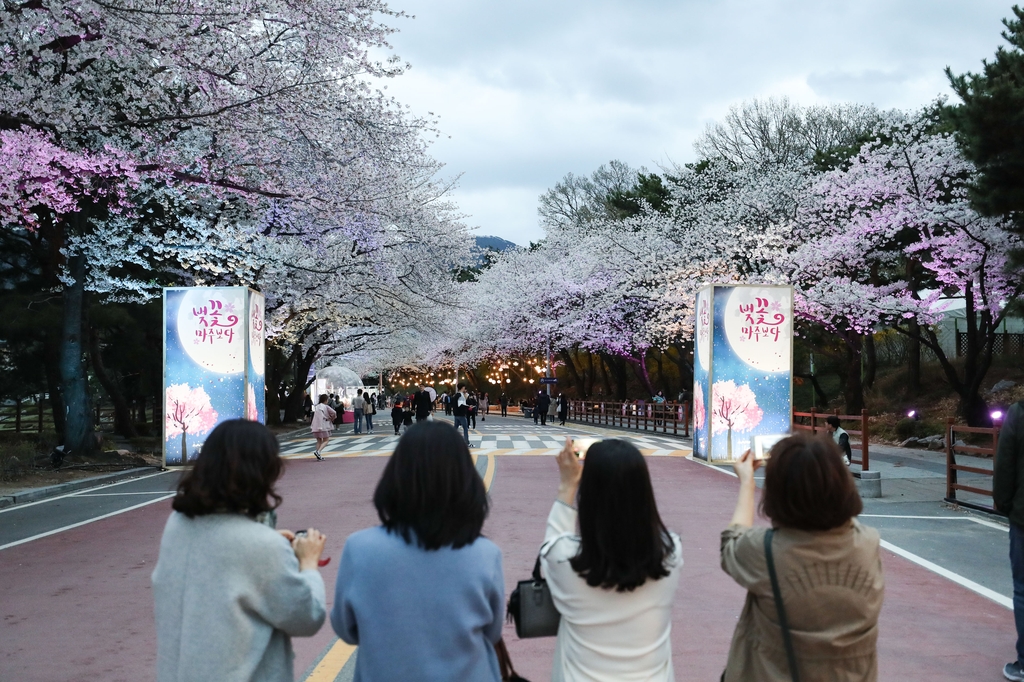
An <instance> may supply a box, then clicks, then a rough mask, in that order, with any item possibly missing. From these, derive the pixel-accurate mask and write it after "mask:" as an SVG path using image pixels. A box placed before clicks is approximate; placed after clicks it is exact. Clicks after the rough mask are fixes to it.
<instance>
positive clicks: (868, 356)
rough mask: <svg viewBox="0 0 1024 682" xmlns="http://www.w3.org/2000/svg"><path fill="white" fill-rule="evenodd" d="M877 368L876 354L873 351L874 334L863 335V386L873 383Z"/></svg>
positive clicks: (872, 384) (869, 386)
mask: <svg viewBox="0 0 1024 682" xmlns="http://www.w3.org/2000/svg"><path fill="white" fill-rule="evenodd" d="M877 370H878V356H877V355H876V353H875V335H874V334H865V335H864V388H871V387H872V386H874V384H875V374H876V373H877Z"/></svg>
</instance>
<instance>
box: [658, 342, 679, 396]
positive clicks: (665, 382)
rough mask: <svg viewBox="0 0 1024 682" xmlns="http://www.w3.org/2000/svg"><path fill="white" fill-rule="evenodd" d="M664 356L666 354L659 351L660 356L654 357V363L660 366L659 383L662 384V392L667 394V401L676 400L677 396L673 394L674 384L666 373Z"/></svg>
mask: <svg viewBox="0 0 1024 682" xmlns="http://www.w3.org/2000/svg"><path fill="white" fill-rule="evenodd" d="M664 355H665V354H664V353H662V352H661V351H658V354H657V355H656V356H655V357H654V361H655V363H657V366H658V383H659V384H661V390H662V391H663V392H664V393H665V399H666V400H675V399H676V397H675V394H674V393H673V392H672V383H671V382H670V381H669V378H668V375H667V374H666V373H665V365H664Z"/></svg>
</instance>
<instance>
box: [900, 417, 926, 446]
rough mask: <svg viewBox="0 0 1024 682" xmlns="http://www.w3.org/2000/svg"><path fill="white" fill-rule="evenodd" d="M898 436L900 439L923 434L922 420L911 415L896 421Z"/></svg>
mask: <svg viewBox="0 0 1024 682" xmlns="http://www.w3.org/2000/svg"><path fill="white" fill-rule="evenodd" d="M896 436H897V437H898V438H899V439H900V440H906V439H908V438H914V437H920V436H921V422H919V421H917V420H916V419H911V418H910V417H904V418H903V419H901V420H899V421H898V422H896Z"/></svg>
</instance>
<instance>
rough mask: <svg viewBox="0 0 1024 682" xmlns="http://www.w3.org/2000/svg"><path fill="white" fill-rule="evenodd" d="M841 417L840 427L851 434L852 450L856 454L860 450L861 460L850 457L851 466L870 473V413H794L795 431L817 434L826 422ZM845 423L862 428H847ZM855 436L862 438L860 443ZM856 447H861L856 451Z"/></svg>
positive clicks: (837, 411)
mask: <svg viewBox="0 0 1024 682" xmlns="http://www.w3.org/2000/svg"><path fill="white" fill-rule="evenodd" d="M832 416H836V417H839V425H840V426H841V427H842V428H843V430H845V431H846V433H848V434H850V450H851V451H852V452H853V453H854V454H855V453H856V452H857V449H859V450H860V459H855V458H854V457H852V456H851V457H850V464H859V465H860V468H861V471H870V469H869V468H868V463H869V462H870V452H869V447H868V440H869V435H868V434H869V430H868V411H867V410H861V411H860V414H839V410H836V411H835V412H834V413H833V412H818V411H817V410H814V409H812V410H811V411H810V412H794V413H793V431H810V432H811V433H817V432H818V431H819V430H821V429H824V428H825V420H826V419H828V418H829V417H832ZM843 422H847V423H849V422H854V423H857V425H858V426H859V427H860V428H846V425H845V424H844V423H843ZM854 436H856V437H858V438H860V443H855V442H854V440H853V439H854ZM854 445H859V446H860V447H859V448H857V449H854Z"/></svg>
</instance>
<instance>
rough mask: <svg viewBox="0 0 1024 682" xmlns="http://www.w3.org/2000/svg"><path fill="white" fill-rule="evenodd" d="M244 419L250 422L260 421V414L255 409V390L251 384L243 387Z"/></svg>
mask: <svg viewBox="0 0 1024 682" xmlns="http://www.w3.org/2000/svg"><path fill="white" fill-rule="evenodd" d="M245 418H246V419H248V420H249V421H251V422H255V421H259V420H260V412H259V409H257V407H256V389H254V388H253V386H252V384H249V385H248V386H246V387H245Z"/></svg>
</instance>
